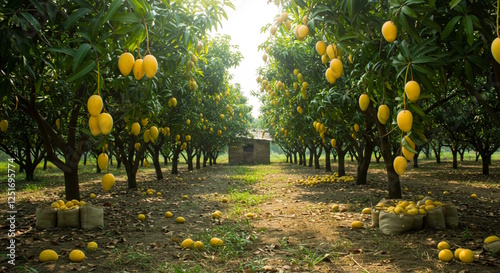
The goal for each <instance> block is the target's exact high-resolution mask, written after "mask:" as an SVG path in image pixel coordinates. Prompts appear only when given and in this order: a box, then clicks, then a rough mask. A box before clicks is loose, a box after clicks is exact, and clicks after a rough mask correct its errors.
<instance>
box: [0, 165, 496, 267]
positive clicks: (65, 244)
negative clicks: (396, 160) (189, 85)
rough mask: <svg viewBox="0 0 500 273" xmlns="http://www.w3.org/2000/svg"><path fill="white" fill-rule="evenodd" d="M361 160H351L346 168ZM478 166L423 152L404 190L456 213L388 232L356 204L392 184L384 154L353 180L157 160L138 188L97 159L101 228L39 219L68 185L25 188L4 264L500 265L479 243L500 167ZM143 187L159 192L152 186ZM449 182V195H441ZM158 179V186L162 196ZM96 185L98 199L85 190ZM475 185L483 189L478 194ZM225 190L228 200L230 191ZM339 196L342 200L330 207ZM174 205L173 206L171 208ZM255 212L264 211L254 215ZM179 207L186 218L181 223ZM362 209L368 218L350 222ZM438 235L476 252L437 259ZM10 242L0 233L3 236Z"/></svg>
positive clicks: (492, 210)
mask: <svg viewBox="0 0 500 273" xmlns="http://www.w3.org/2000/svg"><path fill="white" fill-rule="evenodd" d="M495 163H496V162H495ZM89 170H90V167H89ZM354 170H355V169H354V165H348V168H347V172H348V175H354V174H355V172H354ZM167 172H168V170H165V173H167ZM479 173H480V166H479V165H476V164H473V163H464V164H463V165H461V166H460V168H459V170H457V171H453V170H451V167H450V169H447V168H446V167H445V165H441V166H436V165H435V164H434V163H433V162H425V161H424V162H421V167H420V168H419V169H413V168H410V169H409V170H408V174H407V175H405V176H404V177H403V178H402V185H403V188H407V191H405V192H404V197H403V198H404V199H408V200H417V199H418V196H419V195H425V194H427V193H428V192H429V191H432V193H433V196H434V197H436V198H437V199H441V200H444V201H451V202H452V203H454V204H456V205H457V207H458V209H459V213H460V225H459V227H458V228H456V229H448V230H444V231H434V230H422V231H418V232H412V233H408V234H403V235H398V236H386V235H382V234H381V233H380V232H379V231H378V229H374V228H370V224H371V217H370V216H366V215H362V214H361V213H360V212H361V210H362V209H363V208H365V207H370V206H372V205H374V204H376V203H377V202H378V201H379V200H380V199H382V198H383V197H384V196H385V190H384V189H385V173H384V172H383V171H382V166H381V165H376V164H374V165H373V166H372V168H371V169H370V174H369V177H370V178H369V181H368V184H367V185H363V186H357V185H355V184H354V182H345V181H340V182H335V183H326V184H324V183H323V184H318V185H314V186H304V185H300V184H298V183H296V182H297V181H299V180H301V179H305V178H307V177H314V176H318V178H321V177H323V176H324V175H325V173H324V171H323V170H314V169H312V168H307V167H303V166H296V165H290V164H272V165H269V166H227V165H218V166H213V167H208V168H203V169H201V170H195V171H192V172H188V171H187V170H186V169H181V173H180V174H179V175H178V176H172V175H167V176H166V177H167V178H166V179H164V180H162V181H152V180H151V179H152V178H153V177H154V173H153V171H152V169H144V170H142V171H141V173H140V177H139V179H138V181H139V187H140V188H139V191H128V190H127V189H126V183H125V182H124V180H123V179H121V180H119V181H121V182H118V183H117V185H115V187H114V188H113V190H112V191H111V192H110V193H104V192H103V191H102V189H101V186H100V181H99V180H100V175H98V174H93V173H92V171H91V170H90V171H89V173H87V174H83V176H84V177H85V180H86V181H89V182H86V183H83V184H82V195H83V196H84V197H85V198H84V200H85V201H88V202H91V203H93V204H95V205H100V206H103V208H104V211H105V219H104V220H105V227H104V229H102V230H94V231H81V230H80V229H57V228H56V229H48V230H40V229H37V228H35V215H34V212H35V209H36V207H38V206H39V205H41V204H42V203H49V204H50V202H52V201H55V200H57V199H60V198H61V197H62V189H63V185H62V183H60V184H59V186H56V187H52V188H46V189H42V190H36V191H25V192H19V200H22V201H20V202H19V209H18V211H19V214H18V215H19V221H18V228H17V234H16V239H17V242H18V243H17V254H18V258H19V259H18V261H19V265H18V266H17V267H16V268H11V267H8V266H7V265H6V262H5V261H6V258H2V259H3V260H1V264H2V265H1V267H0V272H72V271H76V272H500V262H499V260H498V258H492V257H491V256H489V255H486V254H485V253H481V246H482V241H483V239H484V238H485V237H487V236H489V235H491V234H495V233H496V234H497V235H498V236H500V234H499V233H500V232H499V230H498V228H497V227H498V225H499V224H500V219H499V217H498V215H500V205H499V201H500V167H499V166H496V164H494V165H493V166H492V169H491V173H492V175H490V176H487V177H486V176H482V175H478V174H479ZM147 189H153V190H154V191H155V194H154V195H153V196H149V195H147V194H146V190H147ZM445 190H446V191H449V192H450V195H447V196H444V195H443V191H445ZM158 191H159V192H161V196H156V192H158ZM91 192H93V193H96V194H97V198H96V199H93V200H89V198H88V196H89V194H90V193H91ZM471 193H476V194H477V195H478V196H479V198H478V199H477V200H476V199H471V198H470V195H471ZM183 195H187V196H188V199H183V198H182V196H183ZM2 197H4V196H2ZM223 198H227V199H228V200H229V202H228V203H223V202H222V200H223ZM334 204H338V205H339V207H340V208H339V211H332V209H331V208H332V206H333V205H334ZM3 208H4V206H2V209H3ZM216 210H220V211H221V212H222V218H221V219H213V218H212V217H211V215H212V212H214V211H216ZM166 211H171V212H172V213H173V214H174V217H173V218H165V217H164V216H163V215H164V213H165V212H166ZM0 212H1V213H2V214H3V215H6V213H5V211H4V210H2V211H0ZM249 212H251V213H254V214H255V216H256V217H255V218H254V219H247V218H246V217H245V214H246V213H249ZM139 213H143V214H145V215H146V220H145V221H139V220H137V215H138V214H139ZM177 216H183V217H184V218H185V219H186V223H185V224H182V225H180V224H176V223H175V220H174V219H175V218H176V217H177ZM354 220H360V221H362V222H363V223H364V227H365V228H363V229H359V230H352V229H351V228H350V224H351V222H352V221H354ZM7 228H8V226H7V224H6V222H3V224H2V226H0V230H2V232H6V229H7ZM212 237H218V238H221V239H223V240H224V246H223V247H211V246H210V245H209V241H210V239H211V238H212ZM186 238H192V239H193V240H200V241H202V242H204V244H205V249H204V250H203V251H197V250H182V249H181V248H180V243H181V242H182V240H184V239H186ZM441 240H446V241H448V242H449V243H450V245H451V247H452V249H456V248H457V247H459V246H460V247H467V248H470V249H472V250H474V251H475V252H476V254H478V255H477V260H476V261H475V262H474V263H472V264H463V263H461V262H458V261H452V262H450V263H443V262H439V260H438V258H437V253H438V251H437V248H436V245H437V243H438V242H439V241H441ZM90 241H96V242H97V243H98V244H99V249H98V250H97V251H95V252H89V251H86V255H87V259H86V260H85V262H83V263H70V262H69V260H68V254H69V252H70V251H71V250H72V249H75V248H76V249H82V250H85V246H86V244H87V243H88V242H90ZM6 246H7V240H6V238H2V240H1V241H0V247H1V248H2V249H6ZM47 248H51V249H54V250H56V252H57V253H58V254H59V257H60V258H59V260H58V261H57V262H52V263H44V264H42V263H39V262H38V255H39V253H40V251H41V250H43V249H47Z"/></svg>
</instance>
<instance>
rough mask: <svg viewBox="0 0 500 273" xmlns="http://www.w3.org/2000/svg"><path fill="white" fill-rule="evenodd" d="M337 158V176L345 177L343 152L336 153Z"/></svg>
mask: <svg viewBox="0 0 500 273" xmlns="http://www.w3.org/2000/svg"><path fill="white" fill-rule="evenodd" d="M337 154H338V157H339V163H338V164H339V165H338V171H337V172H338V174H339V176H345V154H346V153H345V152H338V153H337Z"/></svg>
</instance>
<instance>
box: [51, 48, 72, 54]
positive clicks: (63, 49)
mask: <svg viewBox="0 0 500 273" xmlns="http://www.w3.org/2000/svg"><path fill="white" fill-rule="evenodd" d="M47 50H48V51H52V52H57V53H64V54H66V55H69V56H74V55H75V50H74V49H72V48H69V47H49V48H48V49H47Z"/></svg>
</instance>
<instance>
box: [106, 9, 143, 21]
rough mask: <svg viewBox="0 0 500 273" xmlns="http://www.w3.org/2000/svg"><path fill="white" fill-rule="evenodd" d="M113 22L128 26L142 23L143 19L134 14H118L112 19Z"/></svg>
mask: <svg viewBox="0 0 500 273" xmlns="http://www.w3.org/2000/svg"><path fill="white" fill-rule="evenodd" d="M111 20H113V21H119V22H122V23H126V24H132V23H141V17H139V16H138V15H137V14H135V13H133V12H130V13H117V14H115V15H113V16H112V17H111Z"/></svg>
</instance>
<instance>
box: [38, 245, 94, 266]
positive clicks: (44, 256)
mask: <svg viewBox="0 0 500 273" xmlns="http://www.w3.org/2000/svg"><path fill="white" fill-rule="evenodd" d="M96 250H97V243H96V242H93V241H92V242H89V243H88V244H87V251H96ZM38 260H39V261H40V262H42V263H44V262H55V261H57V260H59V255H58V254H57V252H55V251H54V250H52V249H45V250H43V251H42V252H40V255H39V256H38ZM69 260H70V261H71V262H73V263H79V262H83V260H85V253H83V251H81V250H79V249H73V250H72V251H71V252H70V253H69Z"/></svg>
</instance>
